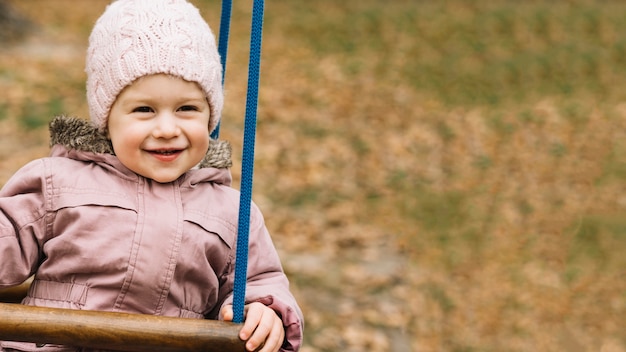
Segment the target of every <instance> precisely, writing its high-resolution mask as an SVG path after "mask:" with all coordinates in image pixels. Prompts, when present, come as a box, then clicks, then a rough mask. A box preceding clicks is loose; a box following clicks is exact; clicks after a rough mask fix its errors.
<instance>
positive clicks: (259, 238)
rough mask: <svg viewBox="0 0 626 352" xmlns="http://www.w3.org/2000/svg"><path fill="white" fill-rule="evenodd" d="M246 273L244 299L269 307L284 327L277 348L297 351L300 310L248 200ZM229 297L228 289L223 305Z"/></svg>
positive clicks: (260, 219)
mask: <svg viewBox="0 0 626 352" xmlns="http://www.w3.org/2000/svg"><path fill="white" fill-rule="evenodd" d="M235 260H236V259H235ZM247 274H248V281H247V285H246V303H251V302H261V303H263V304H265V305H266V306H268V307H270V308H272V309H273V310H274V311H275V312H276V314H278V316H279V317H281V319H282V321H283V326H284V327H285V342H284V343H283V347H282V348H281V351H298V350H299V349H300V346H301V344H302V338H303V328H304V319H303V315H302V311H301V310H300V307H299V306H298V304H297V302H296V299H295V297H294V296H293V295H292V293H291V291H290V290H289V280H288V279H287V276H286V275H285V273H284V272H283V268H282V265H281V263H280V259H279V257H278V253H277V252H276V248H275V247H274V244H273V243H272V240H271V237H270V235H269V232H268V230H267V228H266V227H265V222H264V220H263V215H262V214H261V212H260V210H259V208H258V207H257V206H256V205H255V204H252V208H251V215H250V236H249V250H248V270H247ZM232 301H233V298H232V293H231V295H230V296H228V298H227V299H226V301H225V303H224V305H226V304H232Z"/></svg>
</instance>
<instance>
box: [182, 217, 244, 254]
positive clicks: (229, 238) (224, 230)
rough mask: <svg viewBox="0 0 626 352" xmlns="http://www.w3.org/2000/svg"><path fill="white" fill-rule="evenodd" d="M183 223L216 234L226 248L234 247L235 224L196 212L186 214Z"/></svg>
mask: <svg viewBox="0 0 626 352" xmlns="http://www.w3.org/2000/svg"><path fill="white" fill-rule="evenodd" d="M185 221H188V222H191V223H194V224H196V225H198V226H200V227H201V228H202V229H204V230H205V231H207V232H211V233H214V234H216V235H217V236H219V238H220V239H221V240H222V242H224V244H226V245H227V246H228V248H231V249H232V248H234V247H235V238H236V235H235V234H236V232H237V226H236V224H233V223H231V222H229V221H226V220H225V219H223V218H221V217H219V216H216V215H212V214H205V213H198V212H186V213H185Z"/></svg>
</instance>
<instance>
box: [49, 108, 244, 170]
mask: <svg viewBox="0 0 626 352" xmlns="http://www.w3.org/2000/svg"><path fill="white" fill-rule="evenodd" d="M57 144H60V145H62V146H64V147H66V148H67V149H74V150H80V151H85V152H92V153H96V154H112V155H115V152H114V151H113V145H111V140H110V139H108V138H107V136H106V135H105V134H104V133H103V132H100V131H99V130H98V128H97V127H96V125H94V124H93V123H92V122H91V121H88V120H84V119H80V118H77V117H69V116H57V117H55V118H54V119H53V120H52V121H51V122H50V146H53V145H57ZM231 154H232V148H231V146H230V143H228V142H226V141H216V140H213V139H212V140H211V142H210V144H209V150H208V151H207V153H206V155H205V156H204V158H203V159H202V161H201V162H200V164H198V167H201V168H203V167H214V168H218V169H225V168H229V167H231V166H232V161H231Z"/></svg>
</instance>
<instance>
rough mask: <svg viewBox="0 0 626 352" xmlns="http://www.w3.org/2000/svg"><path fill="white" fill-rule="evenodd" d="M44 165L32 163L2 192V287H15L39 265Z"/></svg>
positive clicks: (0, 283) (43, 211)
mask: <svg viewBox="0 0 626 352" xmlns="http://www.w3.org/2000/svg"><path fill="white" fill-rule="evenodd" d="M43 175H44V162H43V161H42V160H41V159H39V160H35V161H32V162H30V163H29V164H27V165H26V166H24V167H23V168H21V169H20V170H19V171H17V172H16V173H15V174H14V175H13V176H12V177H11V178H10V179H9V181H8V182H7V183H6V184H5V185H4V187H3V188H2V189H1V190H0V288H3V287H10V286H15V285H18V284H20V283H22V282H23V281H25V280H26V279H27V278H28V277H29V276H31V275H32V274H33V273H34V272H35V271H36V270H37V266H38V265H39V261H40V258H41V257H42V248H43V242H44V237H45V229H46V221H45V220H46V219H45V217H46V210H45V198H44V194H45V176H43Z"/></svg>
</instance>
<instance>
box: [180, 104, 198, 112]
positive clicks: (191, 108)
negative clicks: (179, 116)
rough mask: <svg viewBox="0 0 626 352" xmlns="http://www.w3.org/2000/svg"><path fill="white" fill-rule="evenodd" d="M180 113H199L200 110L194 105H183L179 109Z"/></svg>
mask: <svg viewBox="0 0 626 352" xmlns="http://www.w3.org/2000/svg"><path fill="white" fill-rule="evenodd" d="M179 110H180V111H198V108H197V107H195V106H193V105H183V106H181V107H180V108H179Z"/></svg>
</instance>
